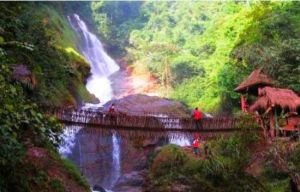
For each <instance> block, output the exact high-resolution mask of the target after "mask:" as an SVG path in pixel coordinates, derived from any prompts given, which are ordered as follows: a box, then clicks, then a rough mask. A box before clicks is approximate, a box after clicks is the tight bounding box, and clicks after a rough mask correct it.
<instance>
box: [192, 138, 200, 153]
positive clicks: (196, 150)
mask: <svg viewBox="0 0 300 192" xmlns="http://www.w3.org/2000/svg"><path fill="white" fill-rule="evenodd" d="M199 147H200V141H199V136H196V137H195V139H194V141H193V150H194V154H195V155H200V149H199Z"/></svg>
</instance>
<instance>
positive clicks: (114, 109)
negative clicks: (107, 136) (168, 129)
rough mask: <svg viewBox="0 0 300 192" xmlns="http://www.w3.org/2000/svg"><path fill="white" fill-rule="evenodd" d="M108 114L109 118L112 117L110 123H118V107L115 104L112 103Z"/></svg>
mask: <svg viewBox="0 0 300 192" xmlns="http://www.w3.org/2000/svg"><path fill="white" fill-rule="evenodd" d="M108 114H109V118H110V123H111V124H116V123H117V119H116V118H117V117H116V108H115V104H114V103H112V104H111V105H110V107H109V109H108Z"/></svg>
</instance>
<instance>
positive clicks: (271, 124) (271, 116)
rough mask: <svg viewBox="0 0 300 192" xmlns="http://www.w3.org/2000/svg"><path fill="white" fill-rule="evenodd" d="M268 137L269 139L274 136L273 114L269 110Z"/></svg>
mask: <svg viewBox="0 0 300 192" xmlns="http://www.w3.org/2000/svg"><path fill="white" fill-rule="evenodd" d="M269 131H270V137H271V139H272V138H274V137H275V116H274V114H273V113H272V112H271V113H270V130H269Z"/></svg>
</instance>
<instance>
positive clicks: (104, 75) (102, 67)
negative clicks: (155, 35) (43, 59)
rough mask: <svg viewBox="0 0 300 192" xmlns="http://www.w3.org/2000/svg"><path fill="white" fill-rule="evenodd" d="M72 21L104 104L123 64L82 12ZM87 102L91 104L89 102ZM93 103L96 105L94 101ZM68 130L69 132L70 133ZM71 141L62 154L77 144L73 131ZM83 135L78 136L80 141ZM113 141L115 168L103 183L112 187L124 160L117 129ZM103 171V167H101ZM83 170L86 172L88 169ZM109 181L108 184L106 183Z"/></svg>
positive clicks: (91, 84) (90, 86)
mask: <svg viewBox="0 0 300 192" xmlns="http://www.w3.org/2000/svg"><path fill="white" fill-rule="evenodd" d="M68 19H69V22H70V24H71V26H72V28H73V29H74V30H75V32H76V33H77V34H78V36H79V37H80V40H81V45H80V51H81V54H82V55H83V56H84V58H85V59H86V60H87V61H88V63H89V64H90V67H91V76H90V77H89V78H88V79H87V84H86V88H87V90H88V91H89V92H90V93H92V94H94V95H95V96H96V97H97V98H98V99H99V100H100V105H103V104H104V103H106V102H107V101H110V100H111V99H112V98H113V96H114V95H113V89H112V86H111V80H110V76H111V75H112V74H113V73H115V72H117V71H118V70H119V69H120V67H119V66H118V65H117V64H116V62H115V61H114V60H113V59H112V58H110V57H109V55H108V54H107V53H106V52H105V50H104V48H103V45H102V43H101V41H100V40H99V39H98V38H97V37H96V35H94V34H93V33H91V32H90V31H89V30H88V28H87V26H86V24H85V22H84V21H83V20H81V18H80V17H79V15H77V14H73V15H72V16H70V17H68ZM86 106H87V105H86ZM90 106H91V107H93V106H92V105H90ZM67 134H68V133H66V135H67ZM65 138H70V139H68V141H70V142H71V144H70V145H68V144H67V145H66V144H64V145H63V146H61V147H60V152H62V154H68V153H70V151H71V148H72V147H73V146H74V140H75V139H74V136H73V135H71V136H69V137H65ZM79 140H80V139H78V142H79ZM68 141H66V142H68ZM111 142H112V151H111V157H112V162H110V163H111V170H110V174H109V175H107V177H106V178H108V179H109V181H106V179H105V178H104V179H103V181H101V182H102V183H99V184H100V185H102V184H103V185H105V186H106V187H108V188H113V187H114V185H115V184H116V182H117V180H118V179H119V177H120V176H121V162H120V151H121V149H120V143H119V140H118V138H117V136H116V134H115V133H114V134H113V135H112V137H111ZM81 145H82V144H81V143H78V146H79V148H80V149H81ZM82 160H85V158H84V157H83V156H82V153H81V150H79V164H80V167H82V165H81V164H82ZM99 171H101V170H99ZM83 174H86V173H85V172H84V173H83ZM89 182H90V184H92V185H94V184H95V183H93V180H92V179H91V181H89ZM106 182H107V183H108V185H109V186H107V185H106V184H105V183H106Z"/></svg>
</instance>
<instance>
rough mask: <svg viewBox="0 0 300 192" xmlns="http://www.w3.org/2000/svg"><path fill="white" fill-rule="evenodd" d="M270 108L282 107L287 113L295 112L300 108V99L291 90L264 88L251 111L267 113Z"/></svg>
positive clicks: (261, 89)
mask: <svg viewBox="0 0 300 192" xmlns="http://www.w3.org/2000/svg"><path fill="white" fill-rule="evenodd" d="M270 107H280V108H281V109H283V110H285V111H290V112H295V111H297V108H298V107H300V97H299V96H298V95H297V94H296V93H294V92H293V91H292V90H289V89H279V88H274V87H264V88H260V89H259V90H258V99H257V100H256V101H255V103H254V104H253V105H251V107H250V111H256V110H263V111H266V110H267V109H268V108H270Z"/></svg>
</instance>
